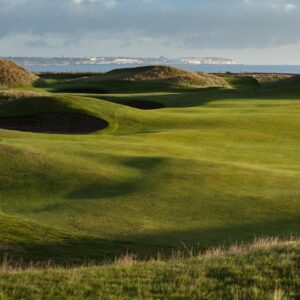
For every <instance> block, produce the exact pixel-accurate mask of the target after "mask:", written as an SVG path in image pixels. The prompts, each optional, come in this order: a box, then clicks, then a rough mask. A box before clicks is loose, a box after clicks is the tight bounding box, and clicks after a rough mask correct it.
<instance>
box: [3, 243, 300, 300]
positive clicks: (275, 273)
mask: <svg viewBox="0 0 300 300" xmlns="http://www.w3.org/2000/svg"><path fill="white" fill-rule="evenodd" d="M299 247H300V244H299V240H298V239H290V240H286V241H280V240H278V239H266V240H258V241H256V242H255V243H254V244H252V245H248V246H242V247H240V246H232V247H231V248H229V249H227V250H223V249H219V248H216V249H212V250H210V251H209V252H205V253H201V254H200V253H199V254H197V253H195V252H193V253H192V254H189V255H186V253H185V254H183V253H174V255H173V257H172V258H170V259H168V260H162V259H160V258H156V259H152V260H150V261H144V262H142V261H137V260H136V259H135V258H134V257H133V256H131V255H129V254H128V255H126V256H123V257H120V258H119V259H117V260H116V261H115V262H113V263H112V264H104V265H102V266H101V265H100V266H97V265H89V266H82V267H80V268H61V267H55V266H51V265H49V266H40V267H36V266H31V267H29V268H25V269H23V268H22V266H19V267H18V266H11V265H10V264H9V262H7V261H4V262H3V263H2V267H1V268H0V297H1V298H3V299H264V300H265V299H272V300H273V299H278V300H280V299H298V297H299V291H300V285H299V275H300V272H299V259H300V256H299V254H300V248H299Z"/></svg>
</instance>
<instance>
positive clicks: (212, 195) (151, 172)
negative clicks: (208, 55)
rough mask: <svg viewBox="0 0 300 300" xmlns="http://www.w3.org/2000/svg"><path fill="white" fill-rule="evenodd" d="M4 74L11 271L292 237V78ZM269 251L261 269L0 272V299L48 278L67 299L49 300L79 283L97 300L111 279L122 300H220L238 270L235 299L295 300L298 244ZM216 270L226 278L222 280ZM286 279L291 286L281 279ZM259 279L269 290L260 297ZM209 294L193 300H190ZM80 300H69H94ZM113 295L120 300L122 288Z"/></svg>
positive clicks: (237, 258)
mask: <svg viewBox="0 0 300 300" xmlns="http://www.w3.org/2000/svg"><path fill="white" fill-rule="evenodd" d="M15 68H16V67H15ZM6 69H7V70H10V71H11V70H12V66H9V65H8V64H7V63H2V65H1V63H0V83H2V84H1V89H0V166H1V167H0V253H1V256H2V257H4V256H7V255H8V256H9V257H10V259H11V261H12V263H14V262H16V261H20V260H23V261H24V263H26V262H30V261H33V262H35V263H36V262H42V263H43V262H47V261H49V260H51V261H53V262H54V263H55V264H57V265H60V266H61V265H69V266H70V265H72V266H74V267H75V266H76V265H80V264H82V263H84V262H89V263H100V262H102V261H106V260H111V259H114V258H115V257H118V256H121V255H124V253H126V252H130V253H134V254H135V255H136V256H137V257H136V258H137V259H141V260H145V259H147V258H149V257H153V256H156V255H157V253H158V252H159V253H161V255H162V256H164V257H169V256H170V255H171V253H172V252H173V253H174V249H181V250H184V251H187V249H195V250H196V251H199V252H201V251H204V250H206V249H209V248H211V247H216V246H218V245H224V246H226V245H230V244H232V243H235V242H238V243H239V242H251V241H252V240H253V239H254V238H255V237H262V236H278V237H282V238H287V237H290V236H291V235H294V236H296V237H297V235H298V234H299V231H300V222H299V220H300V152H299V149H300V76H276V75H270V74H268V75H258V74H253V75H251V74H241V75H234V74H226V75H218V74H216V75H208V74H200V73H199V74H197V73H191V72H186V71H181V70H177V69H174V68H170V67H162V66H160V67H143V68H137V69H126V70H120V71H111V72H108V73H105V74H100V73H99V74H97V73H95V74H67V73H65V74H51V73H44V74H43V73H41V74H37V75H32V74H29V73H28V74H26V72H25V73H23V70H22V72H21V73H22V74H21V73H20V70H17V69H16V70H15V71H14V72H17V74H18V75H20V74H21V75H22V76H21V78H20V76H19V77H18V76H17V75H16V74H15V73H13V72H12V73H13V74H9V76H8V75H7V74H6V72H8V71H6ZM4 74H6V75H7V76H6V75H5V76H4ZM267 249H268V250H266V251H262V252H259V253H260V254H261V255H259V258H257V259H256V258H255V259H254V257H257V253H258V252H257V251H256V252H255V254H253V253H252V252H251V251H252V250H251V251H250V250H247V251H246V252H245V253H244V252H243V253H239V254H238V255H233V256H230V255H231V254H228V253H227V254H226V255H229V256H226V257H225V256H224V255H222V256H221V257H213V258H209V259H207V258H201V259H200V260H199V259H196V258H193V259H191V260H183V259H182V260H179V259H178V260H176V261H175V262H174V261H168V260H167V261H161V262H151V263H150V262H149V263H147V262H140V263H138V262H137V263H135V264H134V265H133V266H132V265H130V267H128V266H124V267H123V266H121V265H118V264H117V265H111V266H110V265H106V266H103V267H100V269H99V268H98V267H85V268H79V269H76V268H75V269H74V268H73V269H69V270H68V269H66V270H55V269H51V270H48V271H47V270H45V271H41V270H29V271H26V272H20V271H16V270H15V271H9V270H4V271H2V273H1V271H0V298H1V296H2V294H1V293H3V297H5V296H7V297H8V296H9V295H10V296H11V297H14V296H15V297H18V298H22V297H23V298H26V297H29V294H28V293H29V292H28V293H27V292H26V291H21V290H18V289H15V288H14V284H16V282H17V281H19V280H20V278H22V280H24V285H25V284H26V285H27V283H28V282H29V281H30V282H34V283H33V285H42V284H45V285H47V284H48V283H47V282H48V280H54V279H53V278H52V277H56V276H58V278H60V277H61V278H63V279H64V280H66V285H64V286H60V287H57V290H55V289H54V290H51V291H47V293H48V294H47V296H48V297H50V296H52V297H53V296H57V298H59V297H62V298H64V296H72V295H71V294H69V292H70V290H72V286H73V285H77V284H79V282H80V284H83V285H84V286H86V285H85V280H87V279H86V278H87V276H90V277H91V278H93V279H91V282H90V283H89V284H90V289H91V290H92V289H93V288H95V289H100V287H99V286H101V289H103V290H102V292H103V293H104V294H105V289H108V288H109V289H111V286H110V285H109V284H108V285H106V283H105V278H108V277H109V278H111V276H113V275H112V274H114V276H115V275H116V274H115V273H118V275H117V276H120V278H121V277H122V276H123V275H124V274H126V276H125V277H124V278H125V279H124V278H123V279H120V278H119V279H120V280H121V281H122V282H123V285H122V286H123V289H124V290H123V294H124V295H126V297H130V296H134V297H137V298H138V297H146V296H147V297H148V296H149V295H151V294H153V295H154V296H155V295H156V296H157V297H163V296H166V297H167V296H168V297H171V296H172V297H176V296H178V297H180V296H182V295H183V294H185V295H187V294H188V293H187V291H185V292H184V291H183V290H181V289H186V288H188V287H187V282H188V286H189V291H190V293H191V294H190V296H191V297H196V298H197V297H200V296H201V297H202V298H203V299H206V298H208V295H210V294H209V293H213V291H214V290H219V291H220V293H221V290H223V291H222V293H224V294H217V293H216V294H215V298H209V299H220V297H221V298H222V295H223V296H224V298H226V297H228V299H230V297H231V296H232V295H234V291H233V290H232V288H233V287H234V286H235V285H236V284H238V283H239V282H240V281H239V279H241V278H242V275H241V274H242V273H241V272H242V271H241V269H236V268H238V267H240V266H241V265H242V266H243V264H241V260H243V261H244V264H245V268H246V269H247V270H248V269H249V274H252V273H251V272H252V271H253V272H254V273H253V274H252V275H253V278H255V279H253V281H251V280H252V279H251V278H252V277H251V276H252V275H251V276H250V275H249V276H250V277H251V278H250V277H249V278H250V279H249V278H248V279H249V280H250V281H249V282H250V283H249V282H248V281H247V284H245V287H246V285H247V287H249V286H250V287H251V288H252V286H253V289H254V290H251V291H250V290H249V291H248V290H247V291H244V290H243V287H241V289H239V288H237V289H236V293H237V297H241V298H243V297H244V298H245V299H246V298H247V295H255V287H257V299H267V298H266V297H270V299H274V297H275V296H276V295H275V296H274V293H275V294H276V293H282V294H280V295H279V296H278V297H282V299H293V298H291V297H294V296H295V295H296V294H297V290H298V288H299V272H298V271H299V270H298V271H297V264H299V240H298V239H294V240H293V241H292V242H286V243H279V244H278V245H275V246H274V245H273V246H268V248H267ZM260 251H261V250H260ZM197 253H198V252H197ZM285 259H286V260H285ZM276 261H280V263H282V265H280V267H279V268H280V271H278V270H277V269H276V267H275V265H276V263H275V262H276ZM228 262H230V266H227V264H229V263H228ZM255 262H257V264H261V265H259V266H257V265H255ZM219 263H220V264H219ZM231 264H232V265H231ZM199 265H200V266H201V267H199ZM215 265H218V267H216V268H221V267H220V266H224V267H222V268H221V269H222V270H221V271H220V272H221V273H220V274H219V271H216V272H215V271H213V270H214V266H215ZM263 266H269V267H270V268H271V269H272V270H273V269H274V268H275V269H276V270H277V271H278V272H279V273H276V272H277V271H276V270H275V271H274V270H273V271H274V274H275V275H274V277H272V276H273V275H272V274H273V273H272V272H273V271H272V272H271V271H270V274H271V273H272V274H271V275H270V274H266V273H265V272H266V271H265V270H264V267H263ZM230 268H233V269H234V270H233V271H232V270H231V269H230ZM241 268H243V267H241ZM255 268H256V269H255ZM184 270H188V272H187V274H188V275H187V276H186V277H185V276H184V275H183V274H182V273H184V272H185V271H184ZM257 270H258V271H257ZM283 270H285V271H286V274H288V275H287V277H285V279H280V278H283V277H284V276H285V275H284V274H285V273H284V274H283V273H280V272H285V271H283ZM244 271H245V270H244ZM40 272H41V273H40ZM235 272H236V273H235ZM247 272H248V271H247ZM75 273H76V275H74V274H75ZM145 274H147V275H145ZM149 274H150V275H149ZM178 274H181V275H180V276H179V275H178ZM205 274H206V275H205ZM207 274H212V275H207ZM224 274H225V275H224ZM226 274H227V275H228V274H229V275H228V276H227V275H226ZM276 274H277V275H276ZM177 275H178V276H179V277H178V276H177ZM219 275H220V277H218V276H219ZM20 276H21V277H20ZM73 276H75V277H76V278H75V277H73ZM135 276H137V277H138V278H139V279H132V280H133V281H131V284H127V283H128V281H129V278H135ZM143 276H146V277H147V276H149V277H147V280H146V281H147V283H146V286H147V287H146V288H145V289H142V290H140V289H139V288H137V287H136V286H141V285H142V283H141V282H139V281H134V280H141V281H143V278H144V277H143ZM224 276H225V277H224ZM268 276H271V277H268ZM276 276H277V277H276ZM297 276H298V279H297ZM166 277H167V278H168V279H167V280H170V281H172V284H175V282H176V280H177V279H178V286H176V288H177V289H173V288H172V287H170V290H168V291H166V290H165V289H167V288H166V287H165V286H164V285H165V284H166V281H164V280H163V278H166ZM36 278H39V280H40V281H41V282H40V283H38V282H37V279H36ZM51 278H52V279H51ZM74 278H75V279H74ZM176 278H177V279H176ZM199 278H200V279H199ZM224 278H227V279H228V282H227V281H226V280H225V279H224ZM237 278H238V279H237ZM257 278H261V280H262V281H264V280H265V281H266V280H269V281H270V282H272V284H271V283H270V284H269V285H268V287H267V284H266V286H265V285H264V284H263V285H261V286H259V283H258V282H259V280H258V279H257ZM160 279H161V281H160ZM223 279H224V280H225V281H224V280H223ZM279 279H280V280H283V281H284V280H286V282H283V281H282V282H281V281H280V280H279ZM93 280H95V282H94V283H93ZM116 280H117V279H116ZM149 280H150V281H149ZM218 280H219V281H220V282H221V281H222V286H220V285H219V283H218ZM243 280H245V281H246V280H247V279H241V282H244V281H243ZM257 280H258V281H257ZM25 282H26V283H25ZM274 282H275V283H278V285H276V284H273V283H274ZM102 283H103V284H102ZM6 284H9V286H11V289H10V288H4V286H5V285H6ZM111 284H112V285H113V283H111ZM206 284H207V286H206V289H207V290H205V291H204V292H203V294H196V293H195V291H196V290H197V288H198V289H201V288H202V287H203V286H204V285H206ZM220 284H221V283H220ZM28 286H29V283H28ZM113 286H115V285H113ZM153 286H154V287H153ZM223 286H224V289H223ZM225 286H226V288H225ZM277 287H278V291H277ZM227 288H228V289H229V290H228V293H227V290H226V289H227ZM32 289H33V290H35V291H39V287H34V286H33V287H32ZM87 289H88V290H89V288H88V287H87ZM101 289H100V290H101ZM260 289H261V290H260ZM100 290H99V291H100ZM243 291H244V292H245V293H244V294H243ZM52 292H53V293H54V294H50V293H52ZM81 292H82V294H74V295H73V296H74V297H75V296H76V297H78V298H80V297H89V295H90V296H91V297H97V295H98V294H93V293H92V292H91V293H92V294H89V293H88V292H87V291H86V290H84V288H83V289H82V290H81ZM248 292H249V293H252V294H247V293H248ZM13 293H16V294H13ZM70 293H71V292H70ZM74 293H75V292H74ZM78 293H79V292H78ZM115 293H116V294H115V295H116V296H120V297H121V295H122V288H121V290H119V288H118V287H116V290H115ZM143 293H146V294H143ZM147 293H148V294H149V295H148V294H147ZM199 293H200V292H199ZM205 293H208V294H205ZM230 293H231V294H230ZM232 293H233V294H232ZM45 295H46V294H45ZM211 295H212V294H211ZM293 295H294V296H293ZM98 296H99V295H98ZM36 297H41V298H43V297H42V294H39V292H37V294H36ZM45 297H46V296H45ZM124 297H125V296H124ZM272 297H273V298H272ZM284 297H286V298H284ZM202 298H201V299H202ZM244 298H243V299H244ZM26 299H27V298H26ZM237 299H239V298H237ZM276 299H281V298H276Z"/></svg>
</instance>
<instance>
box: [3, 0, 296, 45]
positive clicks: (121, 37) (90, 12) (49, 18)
mask: <svg viewBox="0 0 300 300" xmlns="http://www.w3.org/2000/svg"><path fill="white" fill-rule="evenodd" d="M0 5H1V9H0V39H1V38H2V39H4V38H7V37H13V36H16V37H17V36H18V35H23V36H27V37H28V38H27V40H39V41H45V42H46V43H48V44H53V42H51V40H52V41H54V39H55V42H58V41H61V44H63V43H68V44H71V43H73V44H74V45H76V44H77V45H79V43H80V41H81V40H82V39H83V37H84V38H85V39H86V40H89V41H90V43H93V40H97V41H100V42H101V43H102V44H103V45H105V44H106V42H107V41H109V40H110V41H111V40H113V41H114V45H117V44H119V45H120V46H121V45H126V44H130V45H136V48H138V47H139V44H140V43H141V42H142V41H155V43H156V44H155V45H153V47H155V46H156V47H159V46H165V45H169V47H170V48H174V47H178V48H186V49H205V48H211V49H243V48H260V47H270V46H279V45H289V44H292V43H297V42H298V41H299V37H300V27H299V26H298V24H299V18H300V12H299V9H297V6H296V4H294V3H292V1H291V0H289V1H286V0H280V1H279V0H265V1H261V0H244V1H241V0H226V1H224V0H210V1H206V0H189V1H186V0H51V1H49V0H0ZM16 39H17V38H16ZM49 41H50V43H49ZM40 45H41V44H40ZM0 46H1V40H0Z"/></svg>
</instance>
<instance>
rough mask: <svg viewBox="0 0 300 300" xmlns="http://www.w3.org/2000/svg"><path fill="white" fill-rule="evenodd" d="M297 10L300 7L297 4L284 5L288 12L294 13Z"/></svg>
mask: <svg viewBox="0 0 300 300" xmlns="http://www.w3.org/2000/svg"><path fill="white" fill-rule="evenodd" d="M296 9H298V7H297V6H296V5H295V4H291V3H288V4H285V5H284V10H285V11H286V12H291V11H294V10H296Z"/></svg>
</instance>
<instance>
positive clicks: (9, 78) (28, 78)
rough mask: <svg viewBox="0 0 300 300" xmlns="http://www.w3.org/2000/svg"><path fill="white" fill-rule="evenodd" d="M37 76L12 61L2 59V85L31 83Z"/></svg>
mask: <svg viewBox="0 0 300 300" xmlns="http://www.w3.org/2000/svg"><path fill="white" fill-rule="evenodd" d="M37 78H38V77H37V76H35V75H33V74H32V73H30V72H28V71H27V70H25V69H24V68H22V67H21V66H19V65H17V64H16V63H14V62H12V61H8V60H0V87H18V86H26V85H31V84H32V83H33V82H35V81H36V80H37Z"/></svg>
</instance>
